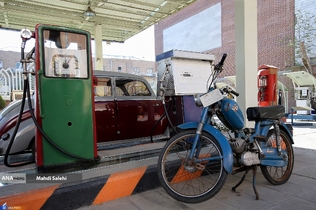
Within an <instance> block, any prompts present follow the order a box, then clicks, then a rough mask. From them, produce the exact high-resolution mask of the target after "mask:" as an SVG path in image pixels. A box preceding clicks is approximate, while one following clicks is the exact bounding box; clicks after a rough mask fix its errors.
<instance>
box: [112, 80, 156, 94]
mask: <svg viewBox="0 0 316 210" xmlns="http://www.w3.org/2000/svg"><path fill="white" fill-rule="evenodd" d="M115 93H116V96H151V93H150V91H149V89H148V87H147V86H146V84H145V83H144V82H142V81H139V80H132V79H117V80H116V88H115Z"/></svg>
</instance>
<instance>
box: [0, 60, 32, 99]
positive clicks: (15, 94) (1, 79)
mask: <svg viewBox="0 0 316 210" xmlns="http://www.w3.org/2000/svg"><path fill="white" fill-rule="evenodd" d="M27 71H34V63H31V64H29V65H28V67H27ZM27 76H28V77H29V78H28V79H29V83H30V84H29V87H30V90H31V92H32V91H34V89H35V77H34V75H31V74H27ZM23 77H24V75H23V69H15V70H12V69H11V68H8V69H0V95H1V97H2V98H3V99H4V100H6V101H14V100H16V99H18V98H21V97H22V94H23V87H24V84H23V83H24V78H23Z"/></svg>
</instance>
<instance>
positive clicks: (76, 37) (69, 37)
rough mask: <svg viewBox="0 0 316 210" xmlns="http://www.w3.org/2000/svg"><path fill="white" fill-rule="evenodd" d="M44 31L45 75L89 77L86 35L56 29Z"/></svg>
mask: <svg viewBox="0 0 316 210" xmlns="http://www.w3.org/2000/svg"><path fill="white" fill-rule="evenodd" d="M43 33H44V53H45V71H44V74H45V76H46V77H58V78H60V77H67V78H88V62H87V58H88V53H87V37H86V35H84V34H77V33H71V32H68V31H55V30H44V31H43Z"/></svg>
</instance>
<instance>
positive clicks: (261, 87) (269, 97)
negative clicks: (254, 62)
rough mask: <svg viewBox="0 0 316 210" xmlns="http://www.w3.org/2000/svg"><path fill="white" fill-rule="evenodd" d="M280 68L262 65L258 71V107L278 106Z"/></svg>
mask: <svg viewBox="0 0 316 210" xmlns="http://www.w3.org/2000/svg"><path fill="white" fill-rule="evenodd" d="M277 75H278V68H277V67H275V66H270V65H261V66H260V67H259V71H258V106H272V105H277V94H278V93H277Z"/></svg>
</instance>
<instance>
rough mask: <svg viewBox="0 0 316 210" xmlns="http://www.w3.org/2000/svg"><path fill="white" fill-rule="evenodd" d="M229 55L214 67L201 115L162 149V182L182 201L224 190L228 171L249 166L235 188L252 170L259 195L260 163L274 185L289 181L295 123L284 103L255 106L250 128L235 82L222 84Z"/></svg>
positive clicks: (200, 97) (200, 99) (197, 98)
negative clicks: (287, 119) (288, 121)
mask: <svg viewBox="0 0 316 210" xmlns="http://www.w3.org/2000/svg"><path fill="white" fill-rule="evenodd" d="M226 56H227V55H226V54H224V55H223V57H222V59H221V61H220V62H219V63H218V64H217V65H215V67H214V68H213V70H212V73H211V75H210V79H209V81H210V83H209V84H210V85H209V88H208V92H207V93H206V94H203V95H197V96H195V102H196V105H197V106H203V110H202V114H201V117H200V121H199V122H189V123H185V124H181V125H179V126H177V130H178V133H177V134H176V135H174V136H173V137H172V138H171V139H170V140H169V141H168V142H167V143H166V144H165V146H164V147H163V149H162V150H161V152H160V155H159V159H158V177H159V180H160V183H161V185H162V187H163V188H164V190H165V191H166V192H167V193H168V194H169V195H170V196H172V197H173V198H175V199H177V200H179V201H182V202H186V203H198V202H203V201H205V200H207V199H210V198H212V197H213V196H214V195H216V194H217V193H218V192H219V191H220V190H221V188H222V187H223V185H224V183H225V181H226V178H227V175H228V174H235V173H238V172H242V171H245V173H244V175H243V177H242V179H241V180H240V182H239V183H237V185H235V186H234V187H233V188H232V190H233V191H235V190H236V188H237V187H238V186H239V185H240V184H241V183H242V182H243V180H244V179H245V176H246V174H247V173H248V172H249V171H250V170H252V171H253V189H254V192H255V195H256V199H257V200H258V199H259V194H258V192H257V190H256V185H255V183H256V173H257V168H258V166H260V169H261V172H262V174H263V176H264V177H265V178H266V180H267V181H268V182H270V183H271V184H273V185H280V184H284V183H285V182H287V181H288V179H289V178H290V176H291V174H292V170H293V166H294V153H293V147H292V144H294V142H293V135H292V132H293V128H292V126H291V124H285V123H284V122H283V121H282V120H281V119H282V117H283V116H284V112H285V110H284V107H283V106H281V105H275V106H269V107H249V108H248V109H247V119H248V120H249V121H254V122H255V126H254V128H245V127H244V117H243V113H242V111H241V110H240V107H239V106H238V104H237V103H236V101H235V100H233V98H234V96H236V97H237V96H238V95H239V94H238V93H237V92H236V91H234V90H232V89H231V88H229V87H224V88H217V87H216V83H215V82H216V79H217V77H218V75H219V74H220V73H221V72H222V70H223V64H224V60H225V58H226ZM214 119H218V120H214Z"/></svg>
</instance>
